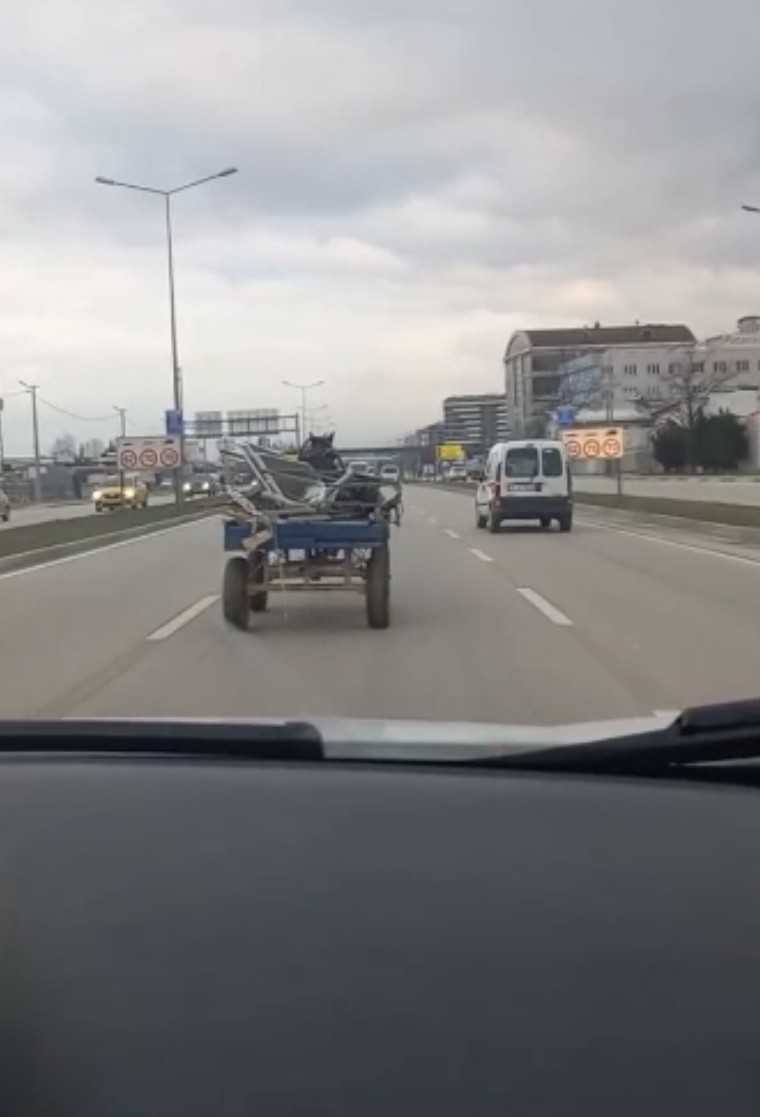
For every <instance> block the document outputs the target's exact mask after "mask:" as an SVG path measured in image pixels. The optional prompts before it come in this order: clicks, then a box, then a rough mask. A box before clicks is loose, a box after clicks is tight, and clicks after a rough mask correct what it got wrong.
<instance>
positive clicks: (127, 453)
mask: <svg viewBox="0 0 760 1117" xmlns="http://www.w3.org/2000/svg"><path fill="white" fill-rule="evenodd" d="M136 465H137V454H136V453H135V452H134V450H122V452H121V468H122V469H134V468H135V466H136Z"/></svg>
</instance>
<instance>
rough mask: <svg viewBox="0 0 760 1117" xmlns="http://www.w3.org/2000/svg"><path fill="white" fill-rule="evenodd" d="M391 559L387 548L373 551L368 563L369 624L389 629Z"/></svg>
mask: <svg viewBox="0 0 760 1117" xmlns="http://www.w3.org/2000/svg"><path fill="white" fill-rule="evenodd" d="M390 590H391V559H390V552H389V551H388V548H387V547H378V549H377V550H376V551H373V552H372V554H371V556H370V559H369V562H368V563H367V588H366V595H367V597H366V601H367V624H368V625H369V627H370V628H387V627H388V625H389V624H390V620H391V616H390V614H391V603H390Z"/></svg>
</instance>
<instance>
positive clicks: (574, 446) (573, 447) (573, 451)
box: [565, 438, 581, 458]
mask: <svg viewBox="0 0 760 1117" xmlns="http://www.w3.org/2000/svg"><path fill="white" fill-rule="evenodd" d="M565 452H566V453H567V456H568V458H579V457H580V456H581V444H580V442H579V441H578V439H577V438H568V439H567V441H566V442H565Z"/></svg>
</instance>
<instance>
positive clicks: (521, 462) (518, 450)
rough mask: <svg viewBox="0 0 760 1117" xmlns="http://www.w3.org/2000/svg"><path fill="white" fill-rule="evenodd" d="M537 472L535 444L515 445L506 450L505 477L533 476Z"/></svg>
mask: <svg viewBox="0 0 760 1117" xmlns="http://www.w3.org/2000/svg"><path fill="white" fill-rule="evenodd" d="M537 474H538V450H537V449H536V447H535V446H515V448H514V449H513V450H507V458H506V475H507V477H535V476H536V475H537Z"/></svg>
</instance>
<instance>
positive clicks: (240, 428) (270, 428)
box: [227, 407, 280, 438]
mask: <svg viewBox="0 0 760 1117" xmlns="http://www.w3.org/2000/svg"><path fill="white" fill-rule="evenodd" d="M227 424H228V433H229V434H230V435H231V436H232V437H233V438H236V437H237V438H240V437H248V436H256V435H260V434H279V433H280V412H279V411H278V410H277V408H274V407H264V408H259V409H258V410H256V411H247V410H243V411H228V412H227Z"/></svg>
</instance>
